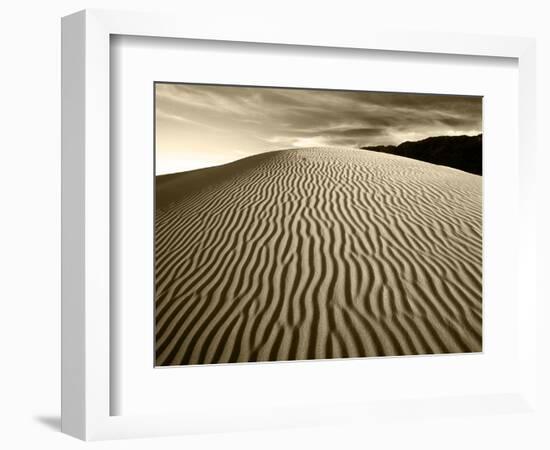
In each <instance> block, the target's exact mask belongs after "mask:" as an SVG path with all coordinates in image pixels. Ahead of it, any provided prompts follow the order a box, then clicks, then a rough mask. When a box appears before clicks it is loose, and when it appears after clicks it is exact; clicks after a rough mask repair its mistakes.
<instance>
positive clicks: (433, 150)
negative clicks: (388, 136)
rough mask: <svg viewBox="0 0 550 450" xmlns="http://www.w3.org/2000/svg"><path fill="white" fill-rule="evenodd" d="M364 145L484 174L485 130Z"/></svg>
mask: <svg viewBox="0 0 550 450" xmlns="http://www.w3.org/2000/svg"><path fill="white" fill-rule="evenodd" d="M361 148H362V149H364V150H370V151H374V152H382V153H390V154H392V155H397V156H404V157H406V158H413V159H418V160H420V161H425V162H429V163H432V164H439V165H441V166H448V167H453V168H455V169H459V170H463V171H464V172H469V173H473V174H475V175H481V174H482V165H483V164H482V135H481V134H478V135H477V136H437V137H429V138H427V139H423V140H421V141H415V142H410V141H406V142H403V143H401V144H399V145H397V146H395V145H378V146H371V147H361Z"/></svg>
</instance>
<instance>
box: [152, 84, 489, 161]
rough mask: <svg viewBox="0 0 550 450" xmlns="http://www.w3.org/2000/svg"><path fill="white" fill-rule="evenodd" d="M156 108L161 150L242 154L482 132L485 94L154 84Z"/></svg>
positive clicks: (395, 141)
mask: <svg viewBox="0 0 550 450" xmlns="http://www.w3.org/2000/svg"><path fill="white" fill-rule="evenodd" d="M156 105H157V134H158V132H159V131H160V132H161V133H163V134H162V135H161V136H160V139H159V142H157V144H158V147H159V148H158V149H157V151H160V152H161V153H162V152H163V151H164V149H168V148H172V149H176V148H183V149H186V148H195V149H198V148H199V147H200V148H203V149H204V151H214V150H213V149H214V148H216V146H218V147H220V148H225V149H229V150H228V151H230V152H233V153H232V154H237V153H238V154H239V155H242V154H252V153H258V152H261V151H267V150H273V149H276V148H288V147H300V146H314V145H345V146H355V147H359V146H366V145H380V144H399V143H400V142H402V141H405V140H417V139H422V138H425V137H429V136H438V135H451V134H478V133H480V132H481V98H480V97H467V96H449V95H426V94H398V93H380V92H356V91H329V90H306V89H277V88H253V87H231V86H213V85H210V86H209V85H186V84H157V86H156ZM173 151H175V150H173ZM220 151H221V150H220Z"/></svg>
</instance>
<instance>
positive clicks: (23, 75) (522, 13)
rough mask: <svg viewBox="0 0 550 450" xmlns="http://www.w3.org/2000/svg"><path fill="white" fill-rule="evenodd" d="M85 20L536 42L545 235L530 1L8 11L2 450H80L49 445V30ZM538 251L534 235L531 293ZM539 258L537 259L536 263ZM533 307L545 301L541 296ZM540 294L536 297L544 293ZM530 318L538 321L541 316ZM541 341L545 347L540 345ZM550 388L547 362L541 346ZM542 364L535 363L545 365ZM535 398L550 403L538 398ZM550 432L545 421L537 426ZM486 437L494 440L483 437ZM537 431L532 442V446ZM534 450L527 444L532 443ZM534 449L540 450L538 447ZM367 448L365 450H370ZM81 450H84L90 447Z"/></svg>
mask: <svg viewBox="0 0 550 450" xmlns="http://www.w3.org/2000/svg"><path fill="white" fill-rule="evenodd" d="M83 8H106V9H109V8H111V9H131V10H142V11H153V10H164V11H166V10H168V11H171V10H179V11H180V12H181V13H185V14H192V15H194V16H196V17H197V20H204V21H207V22H209V23H212V22H213V21H214V22H216V21H220V20H223V21H233V22H234V23H235V26H236V27H238V26H239V21H245V20H258V18H262V17H263V18H264V20H270V21H273V22H274V23H278V24H280V26H281V27H283V28H284V27H304V28H305V29H307V28H308V27H324V28H326V30H327V33H337V32H338V28H339V27H359V28H363V27H365V28H366V27H369V26H370V25H371V24H377V25H380V24H383V23H387V24H388V27H390V28H403V29H409V30H425V31H456V32H472V33H481V34H483V33H486V34H504V35H507V34H510V35H520V36H533V37H537V39H538V58H539V59H538V64H539V66H538V99H539V105H538V131H539V134H538V143H539V145H538V157H539V161H538V170H539V177H538V182H539V187H538V195H539V199H538V200H539V205H540V208H541V212H540V223H539V229H540V230H541V231H542V230H544V229H550V220H549V219H550V215H549V205H550V183H549V178H550V177H548V175H547V174H546V172H547V170H548V166H549V165H550V157H549V154H548V153H549V150H550V138H549V137H548V132H547V126H548V124H550V86H549V82H548V80H550V28H549V26H548V22H549V19H550V12H549V11H548V10H547V2H544V1H536V0H521V1H519V0H516V1H511V2H503V1H497V0H487V1H483V2H481V1H479V0H462V1H460V2H444V1H440V0H439V1H437V0H433V1H432V0H415V1H408V0H401V1H398V0H386V1H376V2H374V1H367V0H359V1H351V0H350V1H347V0H338V1H326V2H322V1H321V0H317V1H306V0H303V1H299V0H288V1H287V0H278V1H269V2H265V1H263V2H262V1H246V0H231V1H214V0H202V1H199V0H196V1H185V0H179V1H169V0H156V1H154V2H153V1H152V0H149V1H144V0H134V1H130V0H110V1H107V0H88V1H81V0H72V1H69V0H56V1H55V0H54V1H48V2H46V1H38V0H35V1H33V0H19V1H17V2H15V1H12V2H10V3H6V2H5V3H4V4H3V5H2V9H1V11H0V33H1V39H0V46H1V52H0V61H1V68H0V79H1V83H0V89H1V94H0V116H1V117H0V124H1V128H0V130H1V131H0V155H1V159H0V161H1V164H0V168H1V169H0V196H1V203H2V217H1V220H0V228H1V232H0V255H1V256H0V265H1V267H0V274H1V276H0V308H1V309H0V342H1V347H0V348H1V353H0V356H1V364H2V370H1V371H0V416H1V417H0V424H1V426H0V447H2V448H6V449H18V448H36V447H43V448H59V449H73V448H82V447H83V446H84V445H86V444H84V443H82V442H80V441H77V440H74V439H72V438H69V437H67V436H65V435H62V434H61V433H59V395H60V394H59V393H60V389H59V356H60V352H59V346H60V333H59V328H60V323H59V316H60V279H59V277H60V270H59V265H60V261H59V242H60V239H59V236H60V232H59V226H60V220H59V214H60V208H59V203H60V197H59V195H60V182H59V178H60V171H59V166H60V148H59V147H60V17H61V16H63V15H66V14H69V13H72V12H74V11H76V10H79V9H83ZM548 244H549V240H548V238H547V237H546V236H544V234H543V233H539V242H538V246H539V249H540V252H539V267H538V271H539V274H540V275H541V279H546V278H547V277H548V273H547V272H548V270H546V271H544V270H543V263H545V264H546V269H548V268H550V266H549V265H548V259H549V258H548V252H549V251H550V247H549V245H548ZM544 253H546V255H544ZM540 289H541V295H540V299H541V300H545V301H550V296H549V295H548V294H549V292H550V290H549V289H548V287H546V286H542V285H541V286H540ZM543 289H544V292H542V290H543ZM548 311H549V308H548V306H546V305H545V304H544V303H543V304H542V305H541V311H540V312H539V315H540V316H541V317H543V316H544V315H545V314H546V315H547V317H548V316H550V314H548ZM540 333H541V338H542V339H544V342H545V343H546V344H549V343H550V340H549V339H548V337H549V333H548V331H546V330H541V331H540ZM541 347H542V348H539V352H540V353H541V369H542V373H543V375H547V376H548V378H547V379H550V376H549V372H550V371H549V370H548V369H549V363H548V359H549V357H548V356H546V355H550V352H549V351H548V350H547V347H548V346H547V345H546V346H544V347H543V346H541ZM544 354H546V355H544ZM541 395H545V396H546V399H547V400H546V402H547V404H550V403H549V402H548V388H546V387H544V386H543V389H542V391H541ZM546 420H547V421H549V422H550V420H549V418H548V417H547V418H546ZM543 425H544V424H543V423H542V420H540V421H533V420H531V419H530V418H529V416H521V417H516V416H513V415H504V416H496V417H495V416H491V417H475V418H438V419H429V420H428V419H425V420H418V421H414V422H404V423H401V424H396V423H393V424H388V425H387V426H381V425H379V424H378V425H377V426H376V427H369V424H361V426H357V424H356V425H355V427H346V428H344V427H334V428H329V429H294V430H292V429H291V430H281V431H278V432H253V433H233V434H227V435H208V436H188V437H181V438H164V439H160V440H155V441H151V440H140V441H118V442H101V443H95V444H91V445H93V446H94V447H95V448H101V449H104V448H108V449H111V448H113V449H118V448H130V447H131V448H151V447H161V446H165V447H166V448H178V449H181V448H193V449H195V448H199V449H203V448H206V449H214V448H216V449H218V448H224V449H225V448H239V449H248V448H250V449H256V448H263V449H265V448H267V449H270V448H273V449H275V448H277V449H278V448H281V447H283V448H323V449H324V448H335V447H337V448H346V449H347V448H358V447H361V448H363V447H369V446H370V447H371V448H408V449H410V448H422V449H427V448H447V449H455V448H456V449H467V448H476V449H477V448H484V447H487V448H501V449H506V448H510V449H517V448H525V449H535V448H549V447H548V445H549V443H548V441H546V442H543V441H542V440H541V438H540V436H546V435H547V433H546V434H544V433H542V431H541V430H542V429H543V428H542V427H543ZM488 429H495V430H498V432H495V433H486V432H485V431H487V430H488ZM537 430H538V431H539V432H538V433H537ZM537 436H538V437H537ZM545 439H548V437H546V438H545ZM369 444H370V445H369ZM89 445H90V444H89Z"/></svg>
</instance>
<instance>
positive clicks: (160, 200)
mask: <svg viewBox="0 0 550 450" xmlns="http://www.w3.org/2000/svg"><path fill="white" fill-rule="evenodd" d="M481 180H482V179H481V177H480V176H477V175H472V174H469V173H465V172H462V171H459V170H455V169H451V168H447V167H443V166H436V165H433V164H429V163H425V162H421V161H415V160H411V159H408V158H403V157H399V156H394V155H389V154H385V153H376V152H371V151H366V150H359V149H350V148H339V147H330V148H307V149H291V150H282V151H276V152H269V153H263V154H258V155H255V156H252V157H248V158H244V159H242V160H239V161H235V162H233V163H230V164H227V165H224V166H218V167H213V168H207V169H200V170H196V171H192V172H185V173H181V174H173V175H165V176H159V177H157V181H156V213H155V259H156V263H155V288H156V298H155V333H156V342H155V351H156V356H155V363H156V365H161V366H165V365H189V364H215V363H228V362H253V361H277V360H304V359H327V358H346V357H368V356H390V355H413V354H433V353H460V352H479V351H481V350H482V181H481Z"/></svg>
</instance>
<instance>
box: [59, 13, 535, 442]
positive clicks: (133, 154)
mask: <svg viewBox="0 0 550 450" xmlns="http://www.w3.org/2000/svg"><path fill="white" fill-rule="evenodd" d="M341 31H342V30H340V31H339V32H338V33H335V34H330V33H325V32H322V31H321V30H318V31H315V29H312V30H309V31H308V32H307V33H306V32H305V31H299V30H294V31H293V30H285V31H284V32H283V31H280V30H276V29H275V28H272V27H269V26H268V27H265V26H262V25H261V24H250V25H249V26H248V27H244V28H242V29H239V30H237V29H233V28H232V27H230V26H229V25H228V26H227V28H226V29H216V30H210V29H208V27H206V28H205V27H204V26H203V25H201V24H197V23H193V21H192V20H191V18H189V17H184V18H180V17H169V16H165V15H157V14H140V13H121V12H105V11H95V10H94V11H83V12H79V13H76V14H73V15H71V16H67V17H65V18H63V22H62V53H63V65H62V69H63V70H62V73H63V83H62V106H63V117H62V122H63V132H62V140H63V151H62V155H63V162H62V172H63V180H62V199H63V200H62V201H63V204H62V206H63V217H62V224H63V233H62V245H63V249H62V259H63V262H62V264H63V267H62V273H63V282H62V294H63V299H62V326H63V330H62V331H63V334H62V359H63V361H62V377H63V379H62V394H63V398H62V429H63V431H64V432H66V433H68V434H71V435H73V436H76V437H79V438H81V439H86V440H96V439H110V438H122V437H142V436H143V437H146V436H162V435H169V434H185V433H197V432H209V431H223V430H228V431H229V430H252V429H259V428H266V427H267V428H269V427H284V426H300V425H311V424H316V425H318V424H321V425H323V424H327V425H329V424H334V423H344V424H345V423H354V422H357V421H359V422H360V421H364V420H377V419H379V418H380V417H383V418H385V420H389V419H391V418H394V417H397V416H399V417H400V420H403V418H405V419H409V418H410V419H412V418H413V417H415V416H417V415H418V411H419V410H422V411H424V413H425V414H427V415H428V416H429V415H431V416H435V417H437V416H438V415H441V414H443V415H445V414H452V415H461V416H470V415H472V416H475V415H479V414H485V415H487V414H496V413H498V412H500V411H502V410H503V408H504V409H505V410H507V411H512V412H514V413H518V414H533V412H534V411H535V413H536V405H535V398H536V384H535V378H536V353H535V351H534V349H535V348H536V327H535V324H536V293H535V291H534V287H535V282H534V281H533V277H534V272H535V271H534V270H533V267H532V266H533V264H534V261H533V258H532V254H533V251H534V248H535V241H534V237H533V236H534V234H533V230H534V228H535V225H534V224H535V205H534V204H533V200H532V199H533V196H531V195H530V192H531V191H532V189H533V185H532V180H533V178H532V177H533V174H534V146H535V142H534V135H535V133H534V123H535V120H534V119H535V84H534V64H535V50H534V42H533V41H532V40H530V39H524V38H512V37H506V38H505V37H490V36H483V37H481V36H469V35H460V36H457V35H449V34H414V33H408V34H400V33H395V32H393V33H390V32H385V31H383V30H371V31H367V32H365V31H363V30H361V31H359V30H345V32H341ZM404 374H406V379H404Z"/></svg>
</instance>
